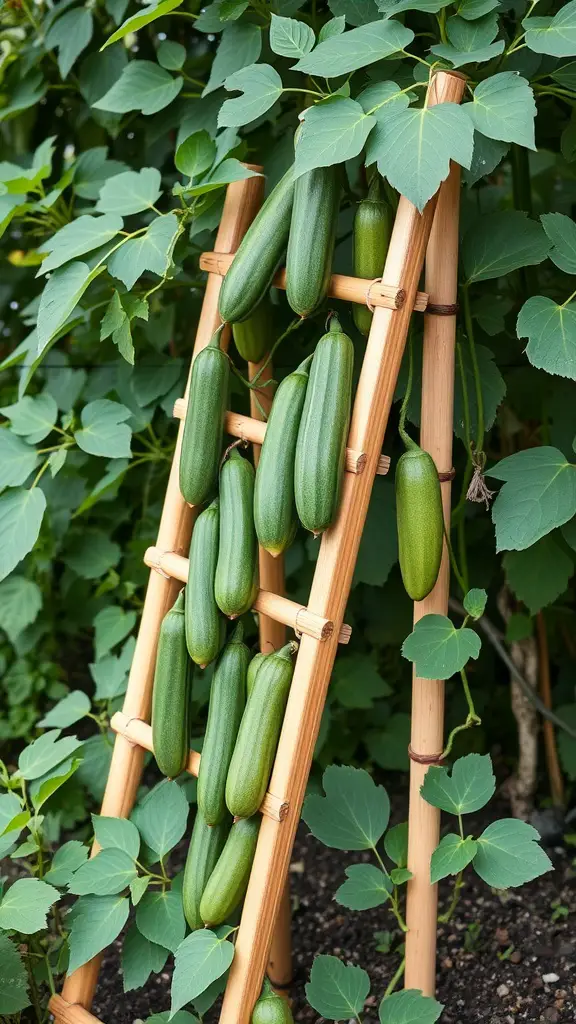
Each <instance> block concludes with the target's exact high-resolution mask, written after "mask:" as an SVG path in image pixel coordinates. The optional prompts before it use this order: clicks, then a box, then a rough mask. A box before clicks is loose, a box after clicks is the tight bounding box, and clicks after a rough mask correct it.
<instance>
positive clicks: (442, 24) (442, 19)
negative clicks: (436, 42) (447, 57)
mask: <svg viewBox="0 0 576 1024" xmlns="http://www.w3.org/2000/svg"><path fill="white" fill-rule="evenodd" d="M437 21H438V28H439V30H440V39H441V40H442V42H443V43H447V42H448V36H447V35H446V8H445V7H443V8H442V10H441V11H440V13H439V14H438V15H437Z"/></svg>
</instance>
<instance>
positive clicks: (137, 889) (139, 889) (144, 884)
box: [130, 875, 152, 907]
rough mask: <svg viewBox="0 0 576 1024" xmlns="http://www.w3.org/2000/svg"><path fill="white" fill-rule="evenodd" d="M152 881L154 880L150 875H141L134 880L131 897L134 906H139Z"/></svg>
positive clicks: (131, 886) (131, 883)
mask: <svg viewBox="0 0 576 1024" xmlns="http://www.w3.org/2000/svg"><path fill="white" fill-rule="evenodd" d="M151 881H152V879H151V877H150V875H139V876H138V878H134V879H133V880H132V881H131V882H130V897H131V899H132V906H134V907H137V906H138V904H139V903H140V900H141V899H142V897H143V895H144V893H145V892H146V890H147V888H148V886H149V885H150V882H151Z"/></svg>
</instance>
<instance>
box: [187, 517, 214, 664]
mask: <svg viewBox="0 0 576 1024" xmlns="http://www.w3.org/2000/svg"><path fill="white" fill-rule="evenodd" d="M219 533H220V502H219V501H218V498H216V499H215V500H214V501H213V502H212V504H211V505H209V506H208V508H207V509H205V510H204V512H202V514H201V515H200V516H198V519H197V520H196V523H195V525H194V530H193V533H192V540H191V542H190V560H189V564H188V583H187V585H186V592H185V593H186V599H185V606H186V643H187V646H188V653H189V655H190V657H191V658H192V661H195V662H196V664H197V665H200V668H205V667H206V665H209V664H210V662H211V661H213V660H214V658H215V657H216V656H217V654H218V651H219V650H220V647H221V643H222V623H223V619H222V616H221V614H220V610H219V608H218V605H217V604H216V599H215V597H214V577H215V575H216V562H217V560H218V537H219Z"/></svg>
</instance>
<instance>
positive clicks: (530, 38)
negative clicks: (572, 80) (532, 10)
mask: <svg viewBox="0 0 576 1024" xmlns="http://www.w3.org/2000/svg"><path fill="white" fill-rule="evenodd" d="M522 27H523V29H524V31H525V33H526V37H525V42H526V46H529V47H530V49H531V50H533V51H534V53H547V54H549V55H550V56H552V57H572V56H574V54H576V0H572V2H571V3H569V4H564V5H563V7H562V8H561V9H560V10H559V11H558V13H557V14H555V15H554V17H553V18H525V19H524V21H523V22H522Z"/></svg>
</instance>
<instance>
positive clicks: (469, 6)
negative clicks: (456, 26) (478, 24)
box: [456, 0, 499, 21]
mask: <svg viewBox="0 0 576 1024" xmlns="http://www.w3.org/2000/svg"><path fill="white" fill-rule="evenodd" d="M498 2H499V0H458V2H457V4H456V13H457V14H458V15H459V16H460V17H461V18H466V19H468V20H469V21H474V20H475V19H476V18H482V17H483V15H484V14H488V13H489V12H490V11H493V10H494V9H495V8H496V7H498Z"/></svg>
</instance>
